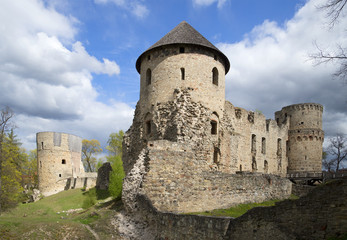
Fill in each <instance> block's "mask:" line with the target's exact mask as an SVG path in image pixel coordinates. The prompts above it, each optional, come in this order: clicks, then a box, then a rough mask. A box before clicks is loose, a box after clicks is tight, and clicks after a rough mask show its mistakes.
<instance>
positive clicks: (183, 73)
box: [181, 68, 185, 80]
mask: <svg viewBox="0 0 347 240" xmlns="http://www.w3.org/2000/svg"><path fill="white" fill-rule="evenodd" d="M184 79H185V70H184V68H181V80H184Z"/></svg>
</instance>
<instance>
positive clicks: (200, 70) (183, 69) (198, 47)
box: [136, 22, 230, 117]
mask: <svg viewBox="0 0 347 240" xmlns="http://www.w3.org/2000/svg"><path fill="white" fill-rule="evenodd" d="M229 68H230V63H229V60H228V59H227V57H226V56H225V55H224V54H223V53H222V52H221V51H219V50H218V49H217V48H216V47H215V46H213V45H212V44H211V43H210V42H209V41H208V40H206V39H205V38H204V37H203V36H202V35H201V34H200V33H199V32H197V31H196V30H195V29H194V28H193V27H192V26H190V25H189V24H188V23H187V22H181V23H180V24H179V25H178V26H177V27H175V28H174V29H173V30H172V31H170V32H169V33H168V34H166V35H165V36H164V37H163V38H162V39H160V40H159V41H158V42H157V43H155V44H154V45H153V46H151V47H150V48H149V49H147V50H146V51H145V52H144V53H142V54H141V55H140V57H139V58H138V59H137V62H136V69H137V71H138V72H139V73H140V75H141V77H140V78H141V84H140V85H141V86H140V101H139V104H140V108H141V112H142V113H143V114H146V113H148V112H150V111H151V106H152V105H155V104H156V103H165V102H168V101H172V100H173V98H174V92H175V89H184V88H190V89H191V90H192V91H191V97H192V101H194V102H201V103H203V105H204V106H206V107H207V108H209V109H211V110H212V111H215V112H216V113H217V114H218V115H219V116H220V117H222V115H223V110H224V101H225V74H226V73H227V72H228V70H229Z"/></svg>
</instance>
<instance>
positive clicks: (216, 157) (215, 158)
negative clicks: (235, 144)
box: [213, 147, 219, 164]
mask: <svg viewBox="0 0 347 240" xmlns="http://www.w3.org/2000/svg"><path fill="white" fill-rule="evenodd" d="M213 163H216V164H218V163H219V149H218V148H216V147H215V148H214V151H213Z"/></svg>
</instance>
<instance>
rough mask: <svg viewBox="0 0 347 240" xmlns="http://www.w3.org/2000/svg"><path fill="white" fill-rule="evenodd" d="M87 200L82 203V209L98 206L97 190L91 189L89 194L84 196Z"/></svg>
mask: <svg viewBox="0 0 347 240" xmlns="http://www.w3.org/2000/svg"><path fill="white" fill-rule="evenodd" d="M84 195H85V196H86V198H85V199H84V201H83V203H82V208H83V209H87V208H90V207H91V206H94V205H95V204H96V190H95V188H92V189H90V190H89V191H88V192H86V193H85V194H84Z"/></svg>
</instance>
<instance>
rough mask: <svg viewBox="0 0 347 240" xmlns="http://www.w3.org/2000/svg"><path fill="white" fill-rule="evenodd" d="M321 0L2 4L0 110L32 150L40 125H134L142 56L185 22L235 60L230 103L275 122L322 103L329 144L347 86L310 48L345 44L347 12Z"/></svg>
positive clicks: (94, 134)
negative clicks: (335, 11)
mask: <svg viewBox="0 0 347 240" xmlns="http://www.w3.org/2000/svg"><path fill="white" fill-rule="evenodd" d="M323 3H324V1H323V0H308V1H306V0H281V1H278V0H262V1H256V0H165V1H158V0H73V1H69V0H15V1H13V0H0V6H1V8H0V108H3V107H4V106H9V107H10V108H11V109H12V110H13V111H14V113H15V117H14V119H13V120H14V123H15V126H16V128H15V133H16V134H17V135H18V138H19V139H20V140H21V142H22V143H23V147H25V148H26V149H28V150H30V149H35V148H36V133H37V132H42V131H55V132H65V133H70V134H74V135H77V136H80V137H82V138H84V139H97V140H99V141H100V143H101V145H102V147H105V146H106V143H107V139H108V136H109V134H110V133H112V132H118V131H119V130H124V131H126V130H127V129H128V128H129V127H130V125H131V123H132V119H133V114H134V109H135V106H136V102H137V101H138V99H139V94H140V92H139V89H140V81H139V74H138V73H137V71H136V68H135V62H136V60H137V58H138V57H139V56H140V54H141V53H143V52H144V51H145V50H146V49H147V48H149V47H150V46H151V45H153V44H154V43H155V42H157V41H158V40H159V39H160V38H162V37H163V36H164V35H165V34H166V33H168V32H169V31H170V30H172V29H173V28H174V27H175V26H177V25H178V24H179V23H180V22H181V21H187V22H188V23H189V24H190V25H192V26H193V27H194V28H195V29H196V30H197V31H199V32H200V33H201V34H202V35H203V36H205V37H206V38H207V39H208V40H209V41H210V42H212V43H213V44H214V45H215V46H216V47H218V48H219V49H220V50H221V51H222V52H223V53H224V54H225V55H226V56H227V57H228V58H229V60H230V63H231V68H230V71H229V73H228V74H227V75H226V99H227V100H229V101H230V102H231V103H232V104H233V105H234V106H237V107H242V108H245V109H247V110H253V111H255V110H259V111H261V112H262V113H263V114H265V116H266V117H267V118H274V116H273V115H274V112H275V111H278V110H281V108H282V107H284V106H287V105H291V104H296V103H303V102H315V103H320V104H322V105H323V106H324V114H323V130H324V131H325V136H326V139H325V143H324V144H325V145H326V144H327V142H328V141H327V140H328V139H329V138H330V137H331V136H334V135H335V134H336V133H337V132H341V133H346V134H347V84H346V83H343V81H341V80H339V79H336V78H333V77H332V74H333V73H334V72H335V71H336V70H337V69H338V65H337V64H336V63H333V64H321V65H318V66H316V65H315V64H314V61H312V60H311V59H310V57H309V56H310V55H312V54H314V53H316V52H317V46H318V47H319V48H320V49H323V50H327V51H334V49H336V46H337V44H341V45H343V46H346V45H347V34H346V30H345V26H347V12H346V11H345V12H344V13H343V14H342V16H341V18H340V19H339V22H337V23H336V24H335V26H334V27H333V28H331V27H329V24H328V23H329V21H328V19H327V18H326V13H325V12H323V11H321V10H319V9H318V7H319V6H320V5H321V4H323Z"/></svg>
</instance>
